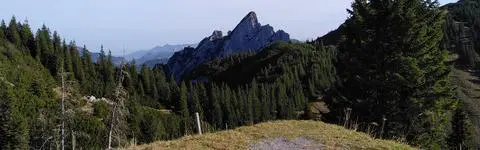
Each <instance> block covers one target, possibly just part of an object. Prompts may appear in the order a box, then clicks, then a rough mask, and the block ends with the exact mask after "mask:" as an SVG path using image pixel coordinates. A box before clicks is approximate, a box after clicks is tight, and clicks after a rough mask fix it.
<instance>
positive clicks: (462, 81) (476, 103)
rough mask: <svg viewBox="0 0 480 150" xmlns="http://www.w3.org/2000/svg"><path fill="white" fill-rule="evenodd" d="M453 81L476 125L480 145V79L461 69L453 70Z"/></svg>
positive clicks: (476, 139) (477, 139)
mask: <svg viewBox="0 0 480 150" xmlns="http://www.w3.org/2000/svg"><path fill="white" fill-rule="evenodd" d="M453 82H454V83H455V84H456V85H457V88H458V96H459V98H460V99H461V100H463V102H464V104H465V106H464V107H465V109H466V110H467V112H468V114H469V115H470V116H469V118H470V119H471V120H470V121H471V122H472V123H473V125H474V126H475V135H474V136H475V137H474V141H477V142H476V143H474V144H476V145H478V146H480V121H479V119H478V117H479V116H480V85H479V84H480V80H479V78H478V77H476V76H473V75H472V73H469V72H466V71H464V70H461V69H455V70H454V71H453Z"/></svg>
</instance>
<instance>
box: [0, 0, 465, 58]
mask: <svg viewBox="0 0 480 150" xmlns="http://www.w3.org/2000/svg"><path fill="white" fill-rule="evenodd" d="M454 1H455V0H440V3H441V4H446V3H449V2H454ZM351 2H352V0H298V1H293V0H75V1H74V0H12V1H5V2H2V5H0V19H4V20H5V21H6V22H7V23H8V21H9V20H10V18H11V17H12V16H13V15H14V16H16V17H17V20H18V21H24V20H28V23H29V24H30V26H31V27H32V29H35V31H36V29H37V28H39V27H41V25H42V24H45V25H46V26H47V27H49V28H50V30H52V31H53V30H55V31H58V32H59V33H60V35H61V37H63V38H65V39H66V40H67V41H71V40H74V41H75V42H76V43H77V45H84V44H85V45H86V46H87V48H88V49H90V50H91V51H98V50H99V49H100V45H102V44H103V45H104V47H105V49H109V50H111V51H112V53H113V54H115V55H123V49H125V51H126V53H127V54H128V53H130V52H133V51H138V50H147V49H150V48H152V47H154V46H157V45H164V44H191V43H197V42H200V40H202V39H203V38H204V37H207V36H209V35H211V33H212V32H213V30H221V31H224V33H226V32H227V31H229V30H233V28H234V27H235V25H236V24H237V23H238V22H239V21H240V20H241V19H242V18H243V17H244V16H245V15H246V14H247V13H248V12H250V11H255V12H256V13H257V17H258V19H259V22H260V23H261V24H270V25H271V26H273V27H274V28H275V29H276V30H279V29H282V30H285V31H286V32H287V33H289V34H290V36H291V38H294V39H298V40H307V39H314V38H316V37H318V36H322V35H324V34H325V33H327V32H329V31H331V30H334V29H336V28H337V27H338V25H340V24H341V23H342V22H343V21H344V20H345V19H346V18H347V16H348V14H347V12H346V9H347V8H350V4H351Z"/></svg>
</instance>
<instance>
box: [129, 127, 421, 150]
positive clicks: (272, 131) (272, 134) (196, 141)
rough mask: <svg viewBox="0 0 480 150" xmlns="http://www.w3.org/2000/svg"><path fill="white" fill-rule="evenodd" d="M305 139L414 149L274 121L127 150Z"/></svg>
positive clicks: (343, 146) (358, 146) (235, 146)
mask: <svg viewBox="0 0 480 150" xmlns="http://www.w3.org/2000/svg"><path fill="white" fill-rule="evenodd" d="M278 137H285V138H287V139H290V140H294V139H296V138H299V137H302V138H306V139H309V140H312V141H315V142H318V143H319V144H322V145H324V146H325V147H324V148H325V149H402V150H403V149H414V148H412V147H410V146H408V145H405V144H401V143H398V142H394V141H387V140H379V139H374V138H372V137H370V136H369V135H367V134H365V133H360V132H354V131H351V130H347V129H345V128H343V127H340V126H337V125H331V124H326V123H323V122H317V121H273V122H267V123H261V124H257V125H254V126H247V127H240V128H237V129H233V130H228V131H221V132H216V133H207V134H204V135H202V136H198V135H195V136H187V137H184V138H181V139H178V140H173V141H158V142H155V143H151V144H146V145H140V146H132V147H129V148H128V149H132V150H137V149H142V150H143V149H145V150H149V149H195V150H197V149H198V150H199V149H202V150H203V149H248V148H249V146H250V145H252V144H255V143H257V142H259V141H261V140H265V139H273V138H278Z"/></svg>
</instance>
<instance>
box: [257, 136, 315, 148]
mask: <svg viewBox="0 0 480 150" xmlns="http://www.w3.org/2000/svg"><path fill="white" fill-rule="evenodd" d="M322 147H323V146H322V145H321V144H318V143H316V142H314V141H311V140H308V139H305V138H297V139H295V140H293V141H290V140H288V139H286V138H284V137H278V138H275V139H267V140H263V141H260V142H258V143H256V144H253V145H251V146H250V148H249V149H250V150H297V149H302V150H321V149H322Z"/></svg>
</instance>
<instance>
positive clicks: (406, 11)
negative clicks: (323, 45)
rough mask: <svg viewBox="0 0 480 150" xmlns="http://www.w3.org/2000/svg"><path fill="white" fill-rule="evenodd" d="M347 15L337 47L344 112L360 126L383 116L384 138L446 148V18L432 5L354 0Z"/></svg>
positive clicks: (412, 0) (396, 0)
mask: <svg viewBox="0 0 480 150" xmlns="http://www.w3.org/2000/svg"><path fill="white" fill-rule="evenodd" d="M349 13H350V15H351V16H350V18H349V20H348V21H347V22H346V24H345V32H344V34H345V35H344V36H345V41H344V42H343V43H342V44H341V46H340V51H341V57H340V59H341V64H340V69H341V71H342V72H341V74H340V76H341V77H342V78H343V79H344V82H343V89H344V90H343V94H344V95H345V96H346V97H347V98H348V100H347V101H345V102H344V105H345V107H350V108H352V109H353V111H354V112H352V114H356V115H358V117H359V118H360V119H362V122H381V119H382V115H385V117H386V118H387V119H388V122H387V123H386V125H385V132H383V133H387V135H381V136H382V137H406V138H407V140H409V141H411V142H413V143H416V144H420V145H423V146H424V147H426V148H433V147H437V148H438V147H440V148H445V146H446V141H445V139H446V136H445V135H446V134H443V132H444V131H445V130H444V128H445V127H446V126H447V125H446V124H448V118H446V116H448V115H447V114H448V113H449V111H450V108H452V104H453V102H454V101H453V100H452V97H451V95H452V94H451V93H452V88H451V87H450V86H449V84H448V82H447V80H448V75H449V73H450V67H449V66H447V64H446V63H445V60H446V58H447V52H446V51H445V50H444V49H443V48H442V46H441V44H440V42H441V40H442V37H443V33H442V31H443V25H444V17H445V12H444V11H443V10H441V9H439V8H438V3H437V2H436V1H433V2H432V1H426V0H376V1H368V0H355V2H354V3H353V4H352V9H351V10H349ZM407 130H408V131H409V132H407V133H405V132H404V131H407Z"/></svg>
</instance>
